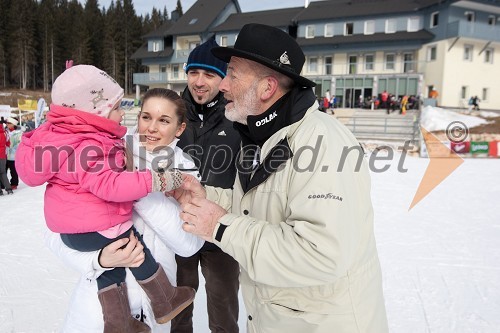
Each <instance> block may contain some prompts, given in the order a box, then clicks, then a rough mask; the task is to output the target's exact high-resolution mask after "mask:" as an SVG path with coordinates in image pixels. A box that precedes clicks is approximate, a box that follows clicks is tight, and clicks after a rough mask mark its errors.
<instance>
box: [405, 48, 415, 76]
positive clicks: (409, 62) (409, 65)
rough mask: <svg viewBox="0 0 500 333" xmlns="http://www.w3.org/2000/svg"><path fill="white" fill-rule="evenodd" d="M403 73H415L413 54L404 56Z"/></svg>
mask: <svg viewBox="0 0 500 333" xmlns="http://www.w3.org/2000/svg"><path fill="white" fill-rule="evenodd" d="M403 71H404V72H405V73H413V72H415V61H414V55H413V53H405V54H403Z"/></svg>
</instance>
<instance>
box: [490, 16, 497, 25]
mask: <svg viewBox="0 0 500 333" xmlns="http://www.w3.org/2000/svg"><path fill="white" fill-rule="evenodd" d="M496 22H497V18H496V17H495V16H494V15H490V16H488V25H495V23H496Z"/></svg>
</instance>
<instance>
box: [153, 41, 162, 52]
mask: <svg viewBox="0 0 500 333" xmlns="http://www.w3.org/2000/svg"><path fill="white" fill-rule="evenodd" d="M159 51H160V41H153V52H159Z"/></svg>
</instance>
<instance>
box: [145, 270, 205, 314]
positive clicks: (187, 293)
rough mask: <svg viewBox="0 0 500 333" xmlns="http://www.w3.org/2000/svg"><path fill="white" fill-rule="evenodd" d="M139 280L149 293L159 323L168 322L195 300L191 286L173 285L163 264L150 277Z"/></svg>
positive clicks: (194, 292)
mask: <svg viewBox="0 0 500 333" xmlns="http://www.w3.org/2000/svg"><path fill="white" fill-rule="evenodd" d="M137 282H139V285H140V286H141V287H142V289H144V291H145V292H146V294H147V295H148V297H149V299H150V301H151V307H152V308H153V312H154V314H155V319H156V322H157V323H159V324H164V323H167V322H169V321H170V320H172V319H173V318H174V317H175V316H177V315H178V314H179V313H180V312H181V311H182V310H184V309H185V308H186V307H188V306H189V304H191V303H192V302H193V301H194V297H195V294H196V291H195V290H194V289H193V288H191V287H174V286H172V284H170V281H169V280H168V277H167V275H166V274H165V271H164V270H163V267H161V265H159V267H158V270H157V271H156V273H154V274H153V276H151V277H150V278H149V279H146V280H142V281H139V280H138V281H137Z"/></svg>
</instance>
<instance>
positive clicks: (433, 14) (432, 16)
mask: <svg viewBox="0 0 500 333" xmlns="http://www.w3.org/2000/svg"><path fill="white" fill-rule="evenodd" d="M435 17H437V23H436V24H434V21H435V19H434V18H435ZM438 25H439V12H434V13H432V14H431V21H430V23H429V27H430V28H434V27H437V26H438Z"/></svg>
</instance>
